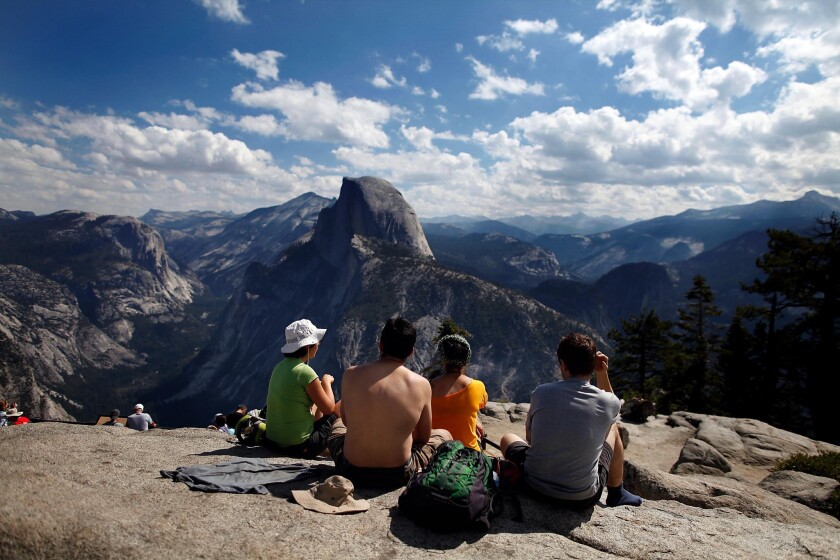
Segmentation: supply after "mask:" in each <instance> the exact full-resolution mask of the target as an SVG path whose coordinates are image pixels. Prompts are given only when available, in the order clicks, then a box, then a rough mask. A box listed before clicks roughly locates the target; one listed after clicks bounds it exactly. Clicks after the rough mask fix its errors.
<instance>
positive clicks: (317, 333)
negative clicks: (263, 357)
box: [280, 319, 327, 354]
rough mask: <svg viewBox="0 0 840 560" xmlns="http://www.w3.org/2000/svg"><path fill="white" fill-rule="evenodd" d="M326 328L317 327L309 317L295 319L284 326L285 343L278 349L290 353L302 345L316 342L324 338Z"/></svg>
mask: <svg viewBox="0 0 840 560" xmlns="http://www.w3.org/2000/svg"><path fill="white" fill-rule="evenodd" d="M326 332H327V329H319V328H317V327H315V325H313V324H312V321H310V320H309V319H301V320H300V321H295V322H294V323H292V324H291V325H289V326H288V327H286V345H285V346H283V348H281V349H280V351H281V352H283V353H284V354H291V353H292V352H296V351H297V350H300V349H301V348H303V347H304V346H309V345H310V344H317V343H319V342H321V339H322V338H324V334H325V333H326Z"/></svg>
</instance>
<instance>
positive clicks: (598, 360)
mask: <svg viewBox="0 0 840 560" xmlns="http://www.w3.org/2000/svg"><path fill="white" fill-rule="evenodd" d="M609 367H610V357H609V356H607V355H606V354H604V353H603V352H598V353H596V354H595V372H596V373H597V372H598V371H599V370H600V371H602V372H606V371H607V369H609Z"/></svg>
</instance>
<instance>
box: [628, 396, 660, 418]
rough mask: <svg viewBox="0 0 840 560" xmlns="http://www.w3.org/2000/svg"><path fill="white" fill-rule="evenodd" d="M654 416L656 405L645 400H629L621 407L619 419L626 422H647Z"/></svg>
mask: <svg viewBox="0 0 840 560" xmlns="http://www.w3.org/2000/svg"><path fill="white" fill-rule="evenodd" d="M655 414H656V405H655V404H653V402H652V401H649V400H647V399H639V398H635V399H630V400H629V401H626V402H625V403H624V404H622V405H621V419H622V420H625V421H627V422H647V419H648V416H653V415H655Z"/></svg>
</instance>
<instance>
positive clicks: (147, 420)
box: [125, 403, 157, 432]
mask: <svg viewBox="0 0 840 560" xmlns="http://www.w3.org/2000/svg"><path fill="white" fill-rule="evenodd" d="M125 425H126V426H127V427H129V428H131V429H133V430H138V431H140V432H145V431H146V430H148V429H149V428H157V424H155V423H154V421H153V420H152V417H151V416H149V415H148V414H146V413H145V412H143V405H142V404H140V403H137V404H135V405H134V414H132V415H131V416H129V417H128V418H126V419H125Z"/></svg>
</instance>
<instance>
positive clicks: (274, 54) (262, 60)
mask: <svg viewBox="0 0 840 560" xmlns="http://www.w3.org/2000/svg"><path fill="white" fill-rule="evenodd" d="M230 55H231V56H232V57H233V59H234V60H235V61H236V63H237V64H239V65H240V66H244V67H245V68H247V69H248V70H253V71H254V72H256V73H257V79H259V80H276V79H277V74H278V70H277V60H278V59H280V58H285V55H284V54H283V53H281V52H279V51H271V50H269V51H262V52H259V53H256V54H254V53H243V52H239V51H238V50H237V49H233V50H232V51H230Z"/></svg>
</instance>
